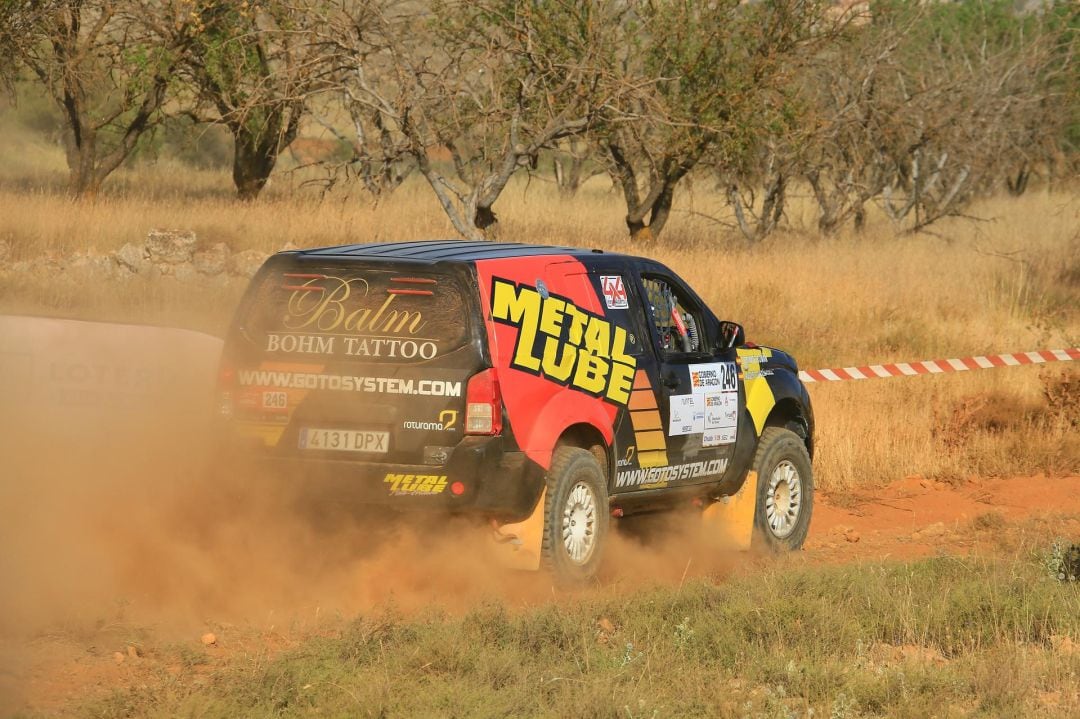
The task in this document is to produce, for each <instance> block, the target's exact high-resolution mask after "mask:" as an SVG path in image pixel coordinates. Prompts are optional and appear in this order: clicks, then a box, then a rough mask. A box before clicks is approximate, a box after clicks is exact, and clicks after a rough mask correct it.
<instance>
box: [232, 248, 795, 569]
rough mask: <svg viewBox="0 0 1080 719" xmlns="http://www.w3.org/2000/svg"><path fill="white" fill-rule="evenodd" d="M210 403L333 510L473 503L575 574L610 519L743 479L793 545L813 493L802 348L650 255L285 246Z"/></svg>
mask: <svg viewBox="0 0 1080 719" xmlns="http://www.w3.org/2000/svg"><path fill="white" fill-rule="evenodd" d="M218 413H219V415H220V418H221V420H222V421H223V422H224V423H225V424H226V425H227V426H226V428H225V429H227V435H228V436H229V437H230V440H229V444H228V447H229V450H228V451H229V452H230V453H233V454H239V455H243V456H246V457H248V458H252V459H254V460H256V461H257V462H259V463H261V464H262V465H263V466H264V467H266V468H267V469H269V470H273V471H274V472H276V473H278V474H280V475H282V476H284V477H285V478H286V479H287V480H288V481H294V482H296V483H302V484H303V485H304V486H305V487H308V488H312V489H313V490H315V491H318V492H320V493H322V494H324V495H327V496H332V497H334V498H335V500H336V501H340V502H356V503H364V504H369V505H370V504H375V505H386V506H388V507H392V508H396V509H401V510H407V509H408V510H419V511H424V510H438V511H444V512H445V511H449V512H452V513H457V514H470V515H473V516H476V517H478V518H481V519H483V520H485V521H486V522H488V523H490V524H491V526H492V527H493V528H495V530H496V531H497V532H500V533H501V534H500V536H502V537H503V538H508V539H517V537H516V536H515V531H517V528H520V527H523V526H526V525H527V523H528V522H530V521H531V522H532V525H531V526H536V527H539V531H538V532H537V535H536V536H537V539H536V541H537V544H538V546H537V554H538V557H539V561H540V562H542V564H543V566H545V567H547V568H548V569H549V570H551V571H552V572H554V573H555V574H556V575H557V576H559V577H562V578H567V579H583V578H587V577H590V576H592V575H593V574H594V573H595V572H596V569H597V566H598V564H599V562H600V558H601V556H602V554H603V550H604V546H605V544H606V542H607V540H608V536H609V529H610V519H611V518H620V517H626V516H630V515H633V514H638V513H644V512H655V511H658V510H666V509H672V508H678V507H687V506H690V505H696V506H699V507H705V508H708V507H709V506H710V505H712V504H714V503H722V502H725V501H727V500H728V498H730V497H732V496H733V495H736V493H737V492H739V491H740V489H741V488H742V487H743V485H744V483H746V482H747V479H748V477H750V478H752V479H753V480H754V482H755V483H756V488H755V490H754V493H753V496H752V498H751V501H752V504H753V526H754V532H755V541H756V542H758V543H760V544H762V545H764V546H767V547H774V548H797V547H799V546H800V545H801V544H802V542H803V540H804V539H805V537H806V533H807V529H808V527H809V522H810V514H811V510H812V505H813V475H812V469H811V458H812V457H813V451H814V443H813V436H814V416H813V411H812V409H811V405H810V399H809V397H808V395H807V392H806V389H805V387H804V386H803V385H802V383H801V382H800V381H799V379H798V371H797V368H796V365H795V362H794V360H793V359H792V358H791V357H790V356H789V355H787V354H785V353H784V352H781V351H779V350H776V349H771V348H767V347H759V346H756V345H754V344H751V343H749V342H747V341H746V339H745V336H744V331H743V328H742V327H741V326H739V325H738V324H736V323H734V322H722V321H720V320H718V319H717V318H716V316H715V315H714V314H713V313H712V312H711V311H710V310H709V308H708V307H707V306H706V304H705V303H704V302H703V301H702V300H701V298H700V297H698V295H697V294H696V293H695V292H694V291H693V289H691V288H690V287H689V286H688V285H687V284H686V283H685V282H683V281H682V280H681V279H680V278H679V277H678V276H677V275H676V274H675V273H674V272H672V271H671V270H670V269H668V268H667V267H665V266H664V265H662V264H660V263H659V262H656V261H653V260H650V259H647V258H643V257H634V256H630V255H623V254H615V253H609V252H602V251H599V250H582V249H573V248H567V247H546V246H535V245H525V244H511V243H490V242H467V241H423V242H407V243H385V244H357V245H345V246H341V247H327V248H321V249H309V250H297V251H289V252H281V253H278V254H276V255H274V256H273V257H271V258H270V259H269V260H267V262H266V264H265V265H264V266H263V267H262V269H261V270H260V271H259V272H258V273H257V275H256V276H255V277H254V278H253V280H252V283H251V285H250V287H249V289H248V291H247V293H246V295H245V296H244V298H243V300H242V301H241V303H240V306H239V308H238V311H237V314H236V317H235V320H234V322H233V325H232V327H231V329H230V331H229V334H228V336H227V339H226V342H225V349H224V352H223V357H222V363H221V371H220V391H219V403H218ZM743 494H745V492H744V493H743ZM519 533H520V532H519ZM519 543H520V542H519Z"/></svg>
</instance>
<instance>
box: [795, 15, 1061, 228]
mask: <svg viewBox="0 0 1080 719" xmlns="http://www.w3.org/2000/svg"><path fill="white" fill-rule="evenodd" d="M1060 49H1061V48H1060V36H1059V35H1057V34H1055V33H1053V32H1046V31H1045V28H1044V27H1042V25H1041V21H1040V20H1039V18H1037V17H1030V18H1027V17H1022V16H1018V15H1015V14H1014V13H1013V11H1012V9H1011V7H1008V6H1006V5H1004V4H1002V3H992V2H986V3H982V2H979V3H970V4H958V5H928V6H909V5H904V4H899V5H884V4H883V5H881V6H879V8H878V10H877V11H876V12H875V15H874V17H873V22H871V23H869V24H866V25H859V26H852V27H850V28H848V32H847V33H846V35H845V37H844V40H843V42H842V43H841V44H840V45H839V46H836V47H833V48H830V49H829V50H828V51H827V52H825V53H823V54H821V55H819V56H818V57H817V62H815V64H814V65H813V67H812V68H811V69H810V71H809V72H808V73H807V75H806V78H805V82H804V83H803V84H802V87H803V90H804V94H803V96H804V99H805V100H806V103H807V105H808V106H810V107H811V108H812V115H811V116H812V117H813V118H814V122H813V123H811V124H810V127H811V128H812V130H813V132H812V135H811V137H812V141H811V142H807V143H803V145H802V147H803V149H802V150H801V151H800V152H799V153H798V158H799V163H800V166H801V168H802V169H801V173H802V175H803V177H805V179H806V180H807V181H808V183H809V184H810V187H811V189H812V190H813V194H814V198H815V199H816V201H817V203H818V207H819V210H820V214H819V219H818V227H819V229H820V230H821V231H822V232H823V233H832V232H835V231H836V230H837V229H839V228H840V227H841V226H843V225H844V223H846V222H847V221H849V220H851V221H853V223H854V226H855V228H856V229H859V228H861V227H862V225H863V222H864V219H865V213H866V206H867V204H868V203H870V202H874V203H877V204H879V205H880V207H881V208H882V210H884V212H885V214H886V215H887V216H888V217H889V218H890V219H891V220H892V221H893V223H894V225H895V227H896V228H897V230H898V231H902V232H918V231H921V230H923V229H925V228H927V227H928V226H930V225H931V224H933V223H934V222H937V221H938V220H940V219H942V218H944V217H949V216H956V215H961V214H963V213H964V211H965V208H966V207H967V206H968V204H969V203H970V201H971V200H972V199H973V198H974V197H976V196H977V195H978V194H979V193H983V192H989V191H991V190H993V189H995V188H996V187H998V186H999V182H1000V178H1001V177H1002V176H1004V175H1005V174H1006V173H1008V172H1011V171H1012V170H1013V168H1016V167H1017V166H1019V167H1020V168H1021V169H1020V170H1019V172H1018V174H1017V175H1016V178H1015V181H1014V182H1015V188H1014V189H1015V190H1017V191H1019V189H1021V188H1022V186H1023V185H1024V184H1025V183H1026V175H1025V172H1026V171H1025V169H1024V168H1025V167H1026V166H1027V163H1028V162H1029V160H1030V158H1031V156H1032V154H1033V153H1035V154H1037V153H1040V152H1043V151H1045V149H1043V148H1046V147H1047V145H1052V144H1053V140H1052V138H1053V137H1060V136H1061V129H1060V127H1061V126H1060V124H1059V123H1056V122H1055V121H1054V120H1053V118H1052V117H1051V115H1052V113H1053V111H1052V110H1051V109H1050V108H1055V107H1057V105H1058V102H1057V101H1056V95H1057V94H1058V93H1057V91H1055V90H1054V82H1053V79H1054V78H1056V77H1059V76H1060V74H1061V73H1062V72H1063V71H1064V70H1065V68H1066V67H1067V63H1068V60H1066V59H1064V58H1067V57H1068V55H1064V56H1063V55H1062V54H1061V53H1060Z"/></svg>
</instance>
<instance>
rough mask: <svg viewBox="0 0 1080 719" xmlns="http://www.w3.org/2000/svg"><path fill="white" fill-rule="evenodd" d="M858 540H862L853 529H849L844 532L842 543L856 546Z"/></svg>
mask: <svg viewBox="0 0 1080 719" xmlns="http://www.w3.org/2000/svg"><path fill="white" fill-rule="evenodd" d="M860 539H862V537H861V536H859V533H858V532H856V531H855V530H854V529H849V530H848V531H846V532H844V541H846V542H851V543H852V544H857V543H858V541H859V540H860Z"/></svg>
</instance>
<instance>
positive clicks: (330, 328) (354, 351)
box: [222, 253, 483, 466]
mask: <svg viewBox="0 0 1080 719" xmlns="http://www.w3.org/2000/svg"><path fill="white" fill-rule="evenodd" d="M474 283H475V280H474V279H472V275H471V273H470V271H469V269H468V268H467V267H466V266H461V265H441V264H431V263H409V262H399V261H394V262H386V261H380V260H377V259H368V258H348V259H340V258H327V257H325V256H318V257H311V256H307V257H305V255H303V253H291V254H283V255H278V256H277V257H275V258H274V259H273V260H271V261H270V262H269V263H267V265H266V266H265V267H264V268H263V270H261V271H260V273H259V274H258V275H257V276H256V278H255V279H254V280H253V281H252V285H251V287H250V288H249V290H248V293H247V295H246V296H245V299H244V301H243V302H242V303H241V307H240V309H239V311H238V314H237V318H236V321H235V323H234V326H233V328H232V330H231V333H230V337H229V339H228V341H227V343H226V352H225V357H224V359H223V363H222V385H223V393H222V396H223V409H222V412H223V413H225V414H228V415H230V417H231V419H232V420H233V424H234V427H235V428H236V429H237V430H238V433H239V434H241V435H242V436H244V437H246V439H247V440H248V442H249V444H250V445H252V446H254V447H255V448H256V451H259V452H262V453H265V454H270V455H276V456H289V457H292V458H317V459H324V460H338V461H346V462H357V463H378V464H387V465H414V466H416V465H427V466H438V465H441V464H443V463H444V462H445V461H446V457H447V456H448V455H449V454H450V452H451V451H452V448H453V447H454V446H456V445H457V444H458V443H459V442H460V441H461V439H462V437H463V436H464V433H463V428H464V423H465V401H466V388H467V384H468V380H469V377H470V376H472V375H473V374H475V373H476V372H477V371H479V370H480V369H481V368H482V366H483V354H482V350H481V347H482V344H481V340H480V338H479V333H478V332H477V331H476V327H475V326H474V325H475V324H476V322H475V321H474V320H472V318H473V317H476V316H479V315H478V312H479V309H478V307H476V306H475V305H476V302H477V299H476V293H475V291H474V290H473V289H472V288H473V285H474Z"/></svg>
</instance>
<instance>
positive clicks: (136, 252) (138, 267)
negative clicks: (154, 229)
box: [113, 242, 150, 274]
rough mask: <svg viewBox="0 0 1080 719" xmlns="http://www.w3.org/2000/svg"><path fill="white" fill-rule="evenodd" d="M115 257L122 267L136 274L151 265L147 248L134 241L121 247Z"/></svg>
mask: <svg viewBox="0 0 1080 719" xmlns="http://www.w3.org/2000/svg"><path fill="white" fill-rule="evenodd" d="M113 257H114V258H116V261H117V263H119V265H120V266H121V267H124V268H126V269H128V270H130V271H131V272H134V273H135V274H139V273H140V272H144V271H146V269H147V268H148V267H149V266H150V255H148V254H147V252H146V248H145V247H140V246H139V245H136V244H135V243H134V242H129V243H127V244H126V245H124V246H123V247H121V248H120V249H119V250H117V251H116V252H115V253H114V254H113Z"/></svg>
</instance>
